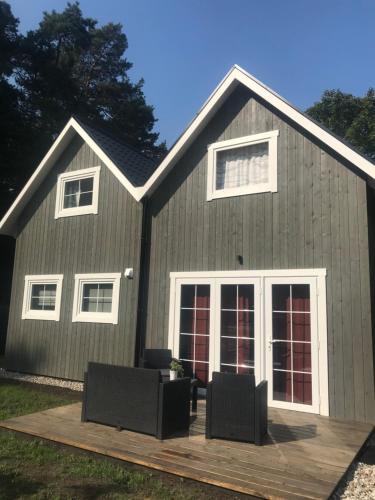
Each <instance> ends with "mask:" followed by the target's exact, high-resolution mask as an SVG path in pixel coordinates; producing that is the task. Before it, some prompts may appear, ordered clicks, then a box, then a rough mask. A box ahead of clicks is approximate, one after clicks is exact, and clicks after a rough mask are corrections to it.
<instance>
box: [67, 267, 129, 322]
mask: <svg viewBox="0 0 375 500" xmlns="http://www.w3.org/2000/svg"><path fill="white" fill-rule="evenodd" d="M120 279H121V273H108V274H107V273H105V274H76V276H75V287H74V303H73V318H72V320H73V321H74V322H89V323H112V324H117V322H118V307H119V296H120Z"/></svg>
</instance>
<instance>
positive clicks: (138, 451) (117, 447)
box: [0, 402, 372, 499]
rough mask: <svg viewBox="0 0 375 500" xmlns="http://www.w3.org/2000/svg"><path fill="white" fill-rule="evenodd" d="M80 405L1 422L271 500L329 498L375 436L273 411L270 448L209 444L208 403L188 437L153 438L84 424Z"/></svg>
mask: <svg viewBox="0 0 375 500" xmlns="http://www.w3.org/2000/svg"><path fill="white" fill-rule="evenodd" d="M80 412H81V404H80V403H76V404H72V405H67V406H63V407H60V408H54V409H51V410H47V411H43V412H39V413H33V414H31V415H25V416H22V417H17V418H13V419H10V420H6V421H3V422H0V426H1V427H5V428H7V429H12V430H15V431H19V432H23V433H26V434H31V435H34V436H39V437H41V438H45V439H49V440H52V441H56V442H59V443H63V444H67V445H70V446H74V447H77V448H81V449H84V450H89V451H93V452H96V453H100V454H102V455H107V456H110V457H114V458H117V459H121V460H125V461H127V462H131V463H135V464H137V465H142V466H145V467H149V468H153V469H157V470H160V471H163V472H168V473H171V474H176V475H178V476H182V477H186V478H189V479H194V480H196V481H200V482H203V483H208V484H212V485H215V486H219V487H222V488H226V489H229V490H232V491H236V492H241V493H245V494H250V495H255V496H258V497H261V498H271V499H276V498H277V499H284V498H285V499H302V498H304V499H306V498H308V499H322V498H328V497H329V496H330V494H331V493H332V491H333V490H334V488H335V487H336V485H337V483H338V482H339V480H340V479H341V477H342V476H343V474H344V473H345V472H346V470H347V468H348V467H349V465H350V464H351V462H352V461H353V459H354V458H355V456H356V455H357V453H358V451H359V450H360V449H361V447H362V445H363V444H364V442H365V441H366V439H367V438H368V436H369V433H370V432H371V431H372V425H371V424H361V423H358V422H348V421H342V420H337V419H332V418H328V417H321V416H318V415H312V414H308V413H298V412H293V411H287V410H278V409H274V408H270V409H269V437H268V439H267V441H266V443H265V445H264V446H255V445H252V444H248V443H240V442H232V441H224V440H218V439H212V440H206V439H205V437H204V428H205V404H204V402H199V405H198V412H197V414H196V415H192V424H191V427H190V432H189V435H185V436H175V437H173V438H171V439H167V440H165V441H158V440H157V439H156V438H154V437H152V436H147V435H143V434H137V433H134V432H129V431H122V432H118V431H116V430H115V429H113V428H111V427H107V426H104V425H98V424H94V423H84V424H83V423H81V421H80Z"/></svg>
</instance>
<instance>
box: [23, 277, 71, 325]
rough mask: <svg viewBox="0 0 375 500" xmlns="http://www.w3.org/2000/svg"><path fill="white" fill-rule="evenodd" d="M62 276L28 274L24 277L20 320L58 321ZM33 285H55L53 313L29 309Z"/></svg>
mask: <svg viewBox="0 0 375 500" xmlns="http://www.w3.org/2000/svg"><path fill="white" fill-rule="evenodd" d="M63 278H64V275H63V274H32V275H31V274H28V275H26V276H25V287H24V292H23V304H22V319H41V320H50V321H59V320H60V308H61V291H62V282H63ZM33 285H56V302H55V310H54V311H43V310H37V309H31V292H32V288H33Z"/></svg>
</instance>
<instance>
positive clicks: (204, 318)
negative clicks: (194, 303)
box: [195, 309, 210, 335]
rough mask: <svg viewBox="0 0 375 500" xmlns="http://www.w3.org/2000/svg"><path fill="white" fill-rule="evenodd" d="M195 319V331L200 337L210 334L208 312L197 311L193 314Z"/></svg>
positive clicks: (207, 310) (206, 310) (204, 310)
mask: <svg viewBox="0 0 375 500" xmlns="http://www.w3.org/2000/svg"><path fill="white" fill-rule="evenodd" d="M195 317H196V331H195V333H197V334H200V335H209V334H210V310H209V309H197V310H196V312H195Z"/></svg>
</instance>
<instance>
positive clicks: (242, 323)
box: [237, 311, 254, 338]
mask: <svg viewBox="0 0 375 500" xmlns="http://www.w3.org/2000/svg"><path fill="white" fill-rule="evenodd" d="M237 333H238V336H239V337H251V338H254V312H253V311H238V330H237Z"/></svg>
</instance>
